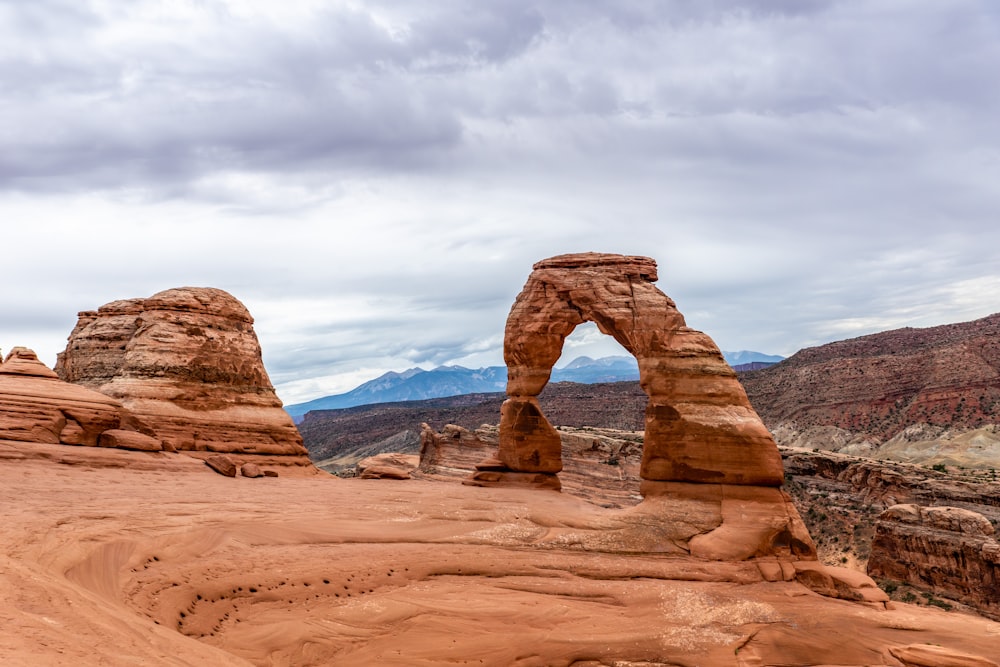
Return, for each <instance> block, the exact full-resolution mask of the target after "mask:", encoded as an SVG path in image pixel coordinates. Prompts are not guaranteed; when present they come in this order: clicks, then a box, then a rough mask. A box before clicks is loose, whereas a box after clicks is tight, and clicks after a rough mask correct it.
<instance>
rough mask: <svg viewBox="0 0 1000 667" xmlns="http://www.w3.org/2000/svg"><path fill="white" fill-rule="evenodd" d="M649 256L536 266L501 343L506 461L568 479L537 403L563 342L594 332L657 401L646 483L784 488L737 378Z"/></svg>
mask: <svg viewBox="0 0 1000 667" xmlns="http://www.w3.org/2000/svg"><path fill="white" fill-rule="evenodd" d="M656 279H657V273H656V262H654V261H653V260H652V259H649V258H647V257H630V256H622V255H608V254H598V253H582V254H575V255H561V256H558V257H553V258H550V259H547V260H544V261H541V262H538V263H537V264H535V266H534V270H533V271H532V273H531V275H530V276H529V277H528V281H527V283H526V284H525V286H524V289H523V290H522V291H521V293H520V294H519V295H518V297H517V299H516V301H515V302H514V305H513V307H512V308H511V311H510V315H509V317H508V319H507V328H506V331H505V335H504V359H505V360H506V362H507V372H508V382H507V394H508V396H509V398H508V400H507V401H506V402H505V403H504V405H503V408H502V411H501V421H500V448H499V453H498V458H499V460H500V461H501V462H502V463H503V464H504V465H505V466H506V467H507V468H508V469H509V470H510V471H513V472H518V473H520V472H530V473H541V474H550V475H551V474H555V473H557V472H559V470H561V469H562V461H561V457H560V441H559V435H558V433H556V432H555V430H554V429H553V428H552V426H551V425H550V424H549V423H548V421H547V420H546V419H545V417H544V415H542V412H541V409H540V407H539V405H538V400H537V398H536V397H537V396H538V394H539V393H540V392H541V391H542V389H543V388H544V387H545V384H546V383H547V382H548V380H549V375H550V374H551V372H552V366H553V364H555V362H556V361H557V360H558V359H559V356H560V355H561V354H562V346H563V341H564V340H565V339H566V336H568V335H569V334H570V333H571V332H572V331H573V329H575V328H576V326H577V325H579V324H582V323H583V322H588V321H590V322H594V323H596V324H597V326H598V328H599V329H600V330H601V331H602V332H603V333H605V334H608V335H610V336H612V337H614V338H615V340H617V341H618V342H619V343H621V344H622V346H623V347H624V348H625V349H626V350H628V351H629V352H631V353H632V354H633V355H635V357H636V359H637V360H638V362H639V375H640V384H641V385H642V388H643V390H644V391H645V392H646V394H647V396H649V402H648V405H647V408H646V429H645V431H646V438H645V446H644V450H643V462H642V471H641V475H642V477H643V479H646V480H653V481H662V482H694V483H714V484H741V485H762V486H780V485H781V483H782V471H781V458H780V456H779V455H778V451H777V448H776V447H775V444H774V441H773V440H772V439H771V435H770V434H769V433H768V431H767V429H766V428H765V427H764V424H763V423H762V422H761V421H760V419H759V418H758V417H757V415H756V413H755V412H754V411H753V408H751V407H750V403H749V401H748V400H747V397H746V393H745V392H744V391H743V387H742V386H741V385H740V383H739V381H738V380H737V379H736V374H735V373H734V372H733V370H732V369H731V368H730V367H729V365H728V364H726V362H725V360H724V359H723V357H722V353H721V352H720V351H719V348H718V347H716V345H715V343H714V342H713V341H712V340H711V338H709V337H708V336H707V335H705V334H704V333H702V332H700V331H695V330H694V329H691V328H689V327H688V326H687V325H686V324H685V322H684V318H683V316H682V315H681V314H680V312H678V310H677V308H676V306H675V305H674V302H673V301H672V300H671V299H670V298H669V297H668V296H667V295H665V294H664V293H663V292H661V291H660V290H658V289H657V288H656V287H655V286H654V285H653V282H655V281H656Z"/></svg>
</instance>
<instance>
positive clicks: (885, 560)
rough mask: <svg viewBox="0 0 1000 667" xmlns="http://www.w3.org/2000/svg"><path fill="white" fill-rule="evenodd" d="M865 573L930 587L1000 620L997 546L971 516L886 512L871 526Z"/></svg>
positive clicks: (951, 511)
mask: <svg viewBox="0 0 1000 667" xmlns="http://www.w3.org/2000/svg"><path fill="white" fill-rule="evenodd" d="M868 573H869V574H870V575H872V576H874V577H885V578H888V579H894V580H896V581H900V582H904V583H910V584H913V585H916V586H920V587H925V588H932V589H933V590H935V591H938V592H940V593H942V594H943V595H946V596H948V597H950V598H953V599H956V600H958V601H960V602H963V603H965V604H968V605H970V606H972V607H975V608H977V609H979V610H981V611H983V612H984V613H986V614H989V615H990V616H992V617H994V618H1000V544H998V543H997V541H996V539H995V536H994V529H993V525H992V524H991V523H990V522H989V520H987V519H986V517H984V516H982V515H981V514H977V513H976V512H972V511H969V510H966V509H961V508H958V507H920V506H919V505H894V506H892V507H890V508H889V509H887V510H886V511H884V512H883V513H882V514H881V516H879V521H878V523H877V524H876V525H875V539H874V540H873V542H872V553H871V557H870V558H869V560H868Z"/></svg>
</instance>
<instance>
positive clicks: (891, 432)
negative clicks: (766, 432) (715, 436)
mask: <svg viewBox="0 0 1000 667" xmlns="http://www.w3.org/2000/svg"><path fill="white" fill-rule="evenodd" d="M740 379H741V381H742V382H743V385H744V387H746V391H747V394H748V395H749V396H750V401H751V402H752V403H753V406H754V408H756V410H757V412H758V413H759V414H760V416H761V417H762V418H763V419H764V422H765V423H766V424H767V425H768V427H769V428H770V429H771V431H772V433H774V435H775V438H777V440H778V442H779V443H780V444H786V445H791V446H799V447H807V448H813V447H818V448H821V449H831V450H837V451H842V452H844V453H849V454H859V455H866V456H875V457H878V458H883V457H885V458H894V459H896V460H903V461H919V462H929V463H945V464H953V465H966V466H970V465H971V466H980V467H990V466H991V465H993V464H992V463H991V462H995V461H996V459H997V456H998V455H1000V436H997V434H996V429H995V425H997V424H1000V313H998V314H995V315H990V316H989V317H984V318H982V319H979V320H975V321H973V322H965V323H960V324H948V325H944V326H938V327H931V328H927V329H914V328H905V329H897V330H894V331H886V332H883V333H877V334H872V335H869V336H862V337H860V338H854V339H851V340H845V341H839V342H835V343H829V344H827V345H822V346H819V347H813V348H807V349H804V350H800V351H799V352H797V353H795V354H794V355H792V356H791V357H789V358H788V359H786V360H784V361H782V362H781V363H779V364H777V365H774V366H771V367H769V368H766V369H764V370H760V371H755V372H751V373H745V374H742V375H741V378H740ZM965 433H970V435H968V436H966V437H965V438H964V440H968V442H963V439H962V437H961V436H963V434H965Z"/></svg>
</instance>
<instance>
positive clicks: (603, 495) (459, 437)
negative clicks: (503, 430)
mask: <svg viewBox="0 0 1000 667" xmlns="http://www.w3.org/2000/svg"><path fill="white" fill-rule="evenodd" d="M558 432H559V438H560V440H561V448H562V462H563V469H562V471H560V473H559V481H560V485H561V488H562V491H563V492H564V493H567V494H570V495H573V496H577V497H579V498H582V499H583V500H586V501H587V502H590V503H593V504H594V505H598V506H600V507H607V508H625V507H632V506H634V505H635V504H637V503H638V502H639V501H641V500H642V496H641V495H640V494H639V484H640V482H641V480H640V478H639V464H640V461H641V460H642V434H641V433H634V432H633V433H629V432H624V431H612V430H610V429H599V428H590V427H587V428H579V429H577V428H566V427H562V426H560V427H559V429H558ZM499 441H500V438H499V429H498V428H497V427H496V426H491V425H488V424H484V425H482V426H480V427H479V428H477V429H476V430H475V431H470V430H468V429H465V428H462V427H461V426H456V425H455V424H448V425H447V426H445V427H444V428H442V429H441V431H440V432H437V431H435V430H434V429H432V428H431V427H430V426H429V425H427V424H423V425H422V429H421V433H420V466H419V468H418V470H417V472H416V473H415V476H417V477H419V478H421V479H437V480H462V479H467V478H468V477H469V475H470V474H472V473H475V472H476V471H477V466H478V467H479V472H483V470H482V465H481V463H482V461H483V460H484V459H485V458H488V457H489V456H491V455H492V454H493V453H494V452H496V449H497V445H498V444H499ZM498 463H499V462H498ZM480 477H481V475H480Z"/></svg>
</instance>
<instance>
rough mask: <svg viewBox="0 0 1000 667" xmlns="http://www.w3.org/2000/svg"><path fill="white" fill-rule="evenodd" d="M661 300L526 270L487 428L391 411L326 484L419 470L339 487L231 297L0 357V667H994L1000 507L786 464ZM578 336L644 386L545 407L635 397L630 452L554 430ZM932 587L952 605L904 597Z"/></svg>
mask: <svg viewBox="0 0 1000 667" xmlns="http://www.w3.org/2000/svg"><path fill="white" fill-rule="evenodd" d="M655 280H656V264H655V262H653V260H651V259H649V258H644V257H632V256H620V255H604V254H597V253H583V254H579V255H563V256H558V257H554V258H550V259H548V260H544V261H542V262H539V263H538V264H536V265H535V269H534V271H533V272H532V274H531V276H529V280H528V283H527V284H526V285H525V289H524V290H523V291H522V293H521V294H520V295H519V296H518V300H517V302H516V304H515V307H514V309H512V316H511V320H510V322H509V323H508V327H507V333H506V336H505V341H504V349H505V355H507V357H508V359H507V362H508V367H509V368H510V378H511V381H510V383H509V385H508V398H507V400H506V401H504V402H503V404H502V405H500V406H498V409H497V408H494V409H493V410H488V411H487V412H492V413H493V414H494V415H496V412H499V415H497V416H499V425H498V426H497V427H485V428H480V429H478V430H477V431H476V432H475V433H473V432H471V431H469V430H467V429H462V428H461V427H459V426H447V427H443V428H442V429H441V430H440V431H436V430H435V429H434V428H432V427H430V426H425V425H421V426H420V427H419V436H410V435H405V434H401V433H400V432H396V433H395V434H391V435H390V437H388V438H385V437H382V433H387V432H388V429H389V426H388V425H389V424H391V423H392V422H393V420H394V419H396V418H397V416H392V415H391V414H390V413H392V412H393V411H392V410H386V415H387V419H386V423H385V424H382V425H378V424H374V423H373V424H371V425H370V426H371V427H372V430H371V431H370V432H369V433H368V437H369V439H372V440H375V439H376V438H377V440H375V442H369V443H368V444H367V445H366V444H364V443H363V442H361V443H360V445H361V447H360V448H359V447H354V448H353V449H352V450H351V452H350V453H345V452H343V451H341V452H340V457H341V458H340V463H337V464H331V466H332V465H347V463H348V461H347V459H349V458H352V457H357V456H360V455H361V454H366V455H367V454H372V453H376V452H377V451H378V450H382V451H392V447H394V446H397V445H403V446H405V447H412V446H413V437H417V438H418V441H419V457H416V456H412V455H409V456H405V455H404V456H400V455H398V454H384V453H383V454H378V455H376V456H374V457H372V458H369V459H366V460H362V461H359V462H358V463H357V468H358V469H359V470H361V471H362V474H361V475H360V476H359V477H355V478H346V479H345V478H341V477H337V476H334V475H330V474H328V473H326V472H323V471H321V470H319V469H317V468H316V467H314V466H313V465H312V464H311V463H310V461H309V459H308V458H307V456H306V452H307V450H306V448H305V447H304V446H303V442H302V440H301V438H300V436H299V433H298V431H297V430H296V429H295V427H294V425H293V424H292V421H291V417H290V416H289V415H288V414H287V413H285V412H284V411H283V410H282V409H281V403H280V401H279V400H278V398H277V396H276V394H275V392H274V389H273V387H272V385H271V383H270V379H269V377H268V375H267V372H266V370H265V369H264V366H263V362H262V356H261V351H260V346H259V343H258V341H257V338H256V334H255V333H254V331H253V319H252V317H251V316H250V314H249V312H248V311H247V310H246V308H245V307H244V306H243V305H242V304H241V303H240V302H239V301H238V300H236V299H235V298H234V297H232V296H231V295H229V294H227V293H225V292H222V291H221V290H214V289H211V288H178V289H174V290H167V291H165V292H160V293H158V294H155V295H153V296H152V297H149V298H137V299H128V300H123V301H115V302H112V303H110V304H106V305H105V306H102V307H100V308H99V309H97V310H96V311H83V312H81V313H80V315H79V321H78V324H77V326H76V328H75V329H74V330H73V332H72V333H71V334H70V338H69V341H68V343H67V346H66V350H65V351H64V352H63V353H62V354H61V355H60V357H59V360H58V363H57V364H56V368H55V369H54V370H53V369H49V368H47V367H46V366H45V365H44V364H42V363H41V362H40V361H39V360H38V358H37V355H35V354H34V352H32V351H31V350H29V349H26V348H23V347H16V348H14V349H13V350H12V351H11V352H10V353H9V354H8V355H7V357H6V358H5V359H4V363H3V364H2V365H0V499H2V503H3V504H2V506H3V507H4V509H5V510H6V512H5V524H4V530H3V532H2V534H0V621H2V624H0V657H2V659H3V664H12V665H43V666H45V665H92V664H93V665H135V664H140V665H147V664H149V665H159V664H163V665H206V664H211V665H227V664H231V665H237V664H252V665H296V666H298V665H304V666H307V665H327V664H337V665H374V664H378V665H441V664H455V665H461V664H470V665H471V664H480V665H497V666H501V665H502V666H506V665H519V666H522V667H529V666H539V667H547V666H557V665H558V666H562V665H566V666H570V665H573V666H576V667H598V666H604V667H651V666H667V665H675V666H679V665H683V666H692V667H694V666H704V667H716V666H726V667H729V666H732V667H762V666H764V665H789V666H790V665H891V666H893V667H1000V662H998V656H1000V624H998V623H997V622H995V621H993V620H990V617H992V618H996V617H998V616H1000V608H997V607H996V604H995V600H996V599H997V595H998V593H1000V582H998V567H997V566H998V564H1000V545H998V544H997V542H996V540H995V538H994V534H995V531H994V527H993V524H992V523H991V520H995V519H996V516H995V511H994V510H995V505H994V504H991V503H990V502H987V501H986V500H984V499H985V498H987V497H989V496H991V495H993V488H994V487H995V484H994V483H993V482H992V481H990V480H986V479H983V480H978V481H977V480H971V479H970V480H967V483H963V484H959V483H957V482H955V481H954V480H952V479H951V478H949V477H948V476H947V474H946V475H945V477H944V478H939V477H937V476H936V475H937V473H939V472H941V471H937V470H934V471H932V472H933V473H935V474H934V475H926V476H922V475H921V474H918V473H917V472H914V471H913V470H910V471H906V470H902V469H899V470H896V469H889V468H887V467H886V465H885V464H881V463H878V462H875V465H874V466H873V465H871V464H870V462H869V463H866V462H865V461H866V460H864V459H855V458H852V457H849V456H846V455H844V454H834V453H829V452H818V451H817V452H813V451H810V450H796V452H791V453H789V452H786V453H785V455H784V456H785V461H784V464H783V461H782V453H781V452H779V449H778V447H777V445H776V444H775V442H774V440H773V439H772V437H771V435H770V434H769V433H768V431H767V428H766V427H765V425H764V423H763V422H762V421H761V420H760V418H759V417H758V416H757V414H756V413H755V412H754V410H753V408H752V407H751V405H750V403H749V401H748V399H747V396H746V393H745V391H744V390H743V388H742V387H741V385H740V384H739V381H738V379H737V376H736V374H735V373H734V372H733V370H732V369H731V368H730V367H729V366H728V365H727V364H726V363H725V360H724V359H723V356H722V353H721V351H720V350H719V349H718V347H717V346H716V345H715V343H714V342H713V341H712V340H711V339H710V338H709V337H708V336H706V335H705V334H704V333H702V332H700V331H696V330H694V329H691V328H689V327H687V326H686V324H685V321H684V318H683V316H682V315H681V314H680V313H679V312H678V311H677V310H676V307H675V305H674V303H673V301H672V300H671V299H670V298H669V297H667V296H666V295H665V294H663V293H662V292H660V291H659V290H658V289H657V288H656V287H655V286H653V284H652V283H653V282H655ZM583 321H598V322H600V323H601V326H602V327H603V328H604V329H605V330H607V331H608V332H609V333H612V334H613V335H614V336H615V337H616V338H617V339H618V340H620V341H621V342H622V343H623V345H624V346H625V347H626V349H628V350H629V351H630V352H632V353H633V354H635V356H636V358H637V359H638V361H639V367H640V373H641V376H642V377H643V378H644V379H643V386H644V387H645V388H646V391H645V392H642V394H641V395H635V393H634V389H629V388H627V387H624V388H623V390H624V392H625V393H624V394H623V397H624V396H627V397H628V398H627V399H626V400H621V401H616V402H613V403H612V405H610V406H609V405H607V403H608V401H607V400H606V397H602V396H601V395H600V393H599V392H594V390H592V389H591V388H580V387H579V386H576V387H575V388H574V387H570V388H569V389H570V391H569V392H555V393H556V394H559V393H562V404H563V405H565V406H567V407H568V409H569V410H570V412H572V410H574V409H575V410H577V413H578V414H582V413H583V412H582V411H583V409H584V408H585V407H586V406H593V408H594V410H593V411H591V413H590V416H589V418H588V419H589V420H590V421H596V420H597V419H615V418H616V417H615V411H616V410H618V411H620V412H621V411H628V410H629V409H630V406H631V404H632V403H634V402H636V401H638V400H642V397H643V396H648V399H649V400H648V405H647V407H646V411H645V422H644V423H645V427H646V428H645V431H644V433H642V434H641V435H640V434H639V433H635V432H623V431H620V430H613V429H599V428H595V427H593V426H583V427H580V428H577V429H571V428H567V427H564V426H562V425H560V426H559V427H558V428H557V427H556V426H553V425H552V423H550V422H549V421H548V419H547V418H546V415H545V414H544V413H543V407H542V406H543V403H541V402H540V401H539V398H538V397H539V395H540V394H542V389H543V388H544V386H545V384H546V380H547V378H548V373H549V370H550V369H551V367H552V364H553V363H554V362H555V360H556V359H557V358H558V357H559V350H560V348H561V345H562V341H563V338H564V337H565V336H566V335H567V334H568V333H569V332H570V331H572V329H573V328H574V327H575V326H576V325H577V324H579V323H581V322H583ZM574 391H575V392H577V394H576V395H573V393H572V392H574ZM588 392H589V394H587V393H588ZM585 394H587V395H585ZM591 394H592V395H591ZM484 398H485V400H486V401H487V402H488V401H490V400H492V399H491V398H489V397H484ZM469 403H470V405H468V406H467V407H469V408H470V410H472V411H473V412H475V411H482V410H484V409H485V407H484V405H485V404H484V403H483V402H482V401H479V402H477V401H476V400H471V401H469ZM602 403H603V406H602ZM552 414H555V415H559V413H558V411H555V410H554V411H553V412H552ZM354 416H355V417H356V416H357V415H356V414H355V415H354ZM550 416H551V415H550ZM556 418H560V417H558V416H557V417H556ZM307 421H308V420H307ZM616 425H617V423H616ZM355 426H356V427H362V426H363V423H357V424H355ZM376 427H377V428H376ZM379 429H382V430H381V431H380V430H379ZM838 457H839V458H838ZM896 465H903V464H896ZM789 471H792V473H791V474H789ZM369 478H374V479H369ZM558 489H562V491H558ZM789 492H791V493H792V494H794V495H795V496H796V497H795V498H794V499H793V496H792V495H790V493H789ZM820 498H822V499H824V500H825V499H827V498H836V501H833V502H834V503H839V504H840V505H842V506H846V505H851V506H852V507H853V506H854V505H855V504H857V505H858V507H859V508H862V509H864V508H865V507H867V508H868V509H867V510H864V511H861V512H860V513H859V514H858V516H862V515H864V516H866V517H867V516H868V515H869V514H873V512H872V511H871V510H872V509H880V510H884V511H882V512H881V513H880V514H878V516H877V517H875V521H874V524H873V528H872V535H871V536H870V539H869V537H868V536H867V535H859V544H860V542H861V541H863V540H868V542H867V543H868V544H869V547H868V548H869V556H868V562H867V568H868V570H869V572H872V573H873V574H878V575H879V576H880V577H881V579H880V580H881V581H883V585H884V586H885V587H886V590H881V589H879V588H878V586H877V585H876V582H875V581H874V580H873V579H872V578H871V577H869V576H867V575H866V574H865V573H864V571H863V569H862V568H861V567H860V564H861V558H860V557H856V558H852V557H842V560H841V561H840V562H838V561H837V560H836V559H835V558H831V555H832V553H831V549H834V547H832V546H831V542H833V543H836V542H837V540H836V539H832V540H831V539H830V538H829V536H828V535H827V533H826V528H825V526H826V524H825V523H824V521H825V517H817V516H815V507H816V504H815V502H816V500H817V499H820ZM808 499H812V500H813V502H814V504H813V505H812V506H809V505H808V503H807V502H805V500H808ZM943 502H947V503H949V505H947V506H945V505H943V504H942V503H943ZM831 507H832V505H831ZM800 508H801V509H800ZM832 513H833V511H832V509H831V514H832ZM839 520H840V521H842V522H848V521H850V520H851V517H850V515H849V514H845V515H844V516H843V517H839ZM859 524H860V522H859ZM810 529H811V530H812V532H813V534H812V535H811V534H810ZM817 533H818V538H817ZM837 546H838V547H839V545H837ZM854 551H855V552H859V551H860V549H859V548H855V550H854ZM851 555H852V556H853V553H852V554H851ZM821 557H822V558H824V559H825V561H826V562H823V561H822V560H820V558H821ZM831 561H832V562H831ZM887 584H892V587H890V586H889V585H887ZM921 586H923V587H928V586H929V587H932V588H934V589H935V590H938V589H940V590H943V591H946V592H947V595H948V596H949V598H948V599H950V600H953V601H954V603H955V604H954V605H950V604H948V603H945V602H942V601H940V600H938V599H937V598H927V599H926V603H927V604H925V605H911V604H906V603H907V602H909V601H910V598H907V597H906V596H905V593H909V594H910V595H911V596H912V593H910V592H909V589H910V587H914V589H915V590H918V589H919V588H920V587H921ZM886 591H889V592H894V593H897V595H896V598H897V600H898V601H894V600H892V599H890V596H889V595H888V594H887V592H886ZM900 593H903V595H900Z"/></svg>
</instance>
